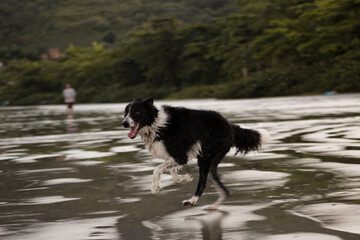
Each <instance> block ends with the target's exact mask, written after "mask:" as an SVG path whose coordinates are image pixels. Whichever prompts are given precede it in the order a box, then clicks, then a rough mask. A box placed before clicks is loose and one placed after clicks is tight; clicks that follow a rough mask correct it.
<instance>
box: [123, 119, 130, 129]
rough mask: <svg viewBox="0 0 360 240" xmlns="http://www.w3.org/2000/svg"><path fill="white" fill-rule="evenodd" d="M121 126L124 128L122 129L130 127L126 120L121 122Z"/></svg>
mask: <svg viewBox="0 0 360 240" xmlns="http://www.w3.org/2000/svg"><path fill="white" fill-rule="evenodd" d="M122 125H123V126H124V128H128V127H130V125H129V122H128V121H127V120H124V121H122Z"/></svg>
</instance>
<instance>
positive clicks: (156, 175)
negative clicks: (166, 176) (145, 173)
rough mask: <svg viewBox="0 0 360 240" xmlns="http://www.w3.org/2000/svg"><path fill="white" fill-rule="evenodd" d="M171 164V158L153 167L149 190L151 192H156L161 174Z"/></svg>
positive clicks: (158, 188) (172, 162)
mask: <svg viewBox="0 0 360 240" xmlns="http://www.w3.org/2000/svg"><path fill="white" fill-rule="evenodd" d="M173 164H174V161H173V160H167V161H165V162H164V163H162V164H160V165H159V166H157V167H156V168H155V169H154V172H153V182H152V187H151V192H152V193H153V194H155V193H158V192H159V191H160V179H161V175H162V174H163V173H164V172H165V171H166V170H167V169H168V167H170V166H171V165H173Z"/></svg>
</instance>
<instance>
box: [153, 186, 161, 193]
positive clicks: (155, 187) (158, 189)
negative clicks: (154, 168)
mask: <svg viewBox="0 0 360 240" xmlns="http://www.w3.org/2000/svg"><path fill="white" fill-rule="evenodd" d="M158 192H160V186H152V187H151V193H152V194H157V193H158Z"/></svg>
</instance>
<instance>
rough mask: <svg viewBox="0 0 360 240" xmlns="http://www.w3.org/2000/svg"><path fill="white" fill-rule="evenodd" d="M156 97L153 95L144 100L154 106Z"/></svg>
mask: <svg viewBox="0 0 360 240" xmlns="http://www.w3.org/2000/svg"><path fill="white" fill-rule="evenodd" d="M154 98H155V96H153V97H151V98H148V99H145V100H144V101H143V102H144V103H146V104H148V105H149V106H153V105H154Z"/></svg>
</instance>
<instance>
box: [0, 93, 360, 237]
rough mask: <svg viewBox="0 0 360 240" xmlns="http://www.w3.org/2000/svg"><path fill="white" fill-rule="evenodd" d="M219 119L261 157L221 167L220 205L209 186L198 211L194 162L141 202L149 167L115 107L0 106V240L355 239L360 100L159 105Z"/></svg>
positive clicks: (229, 159) (231, 160)
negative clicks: (259, 137)
mask: <svg viewBox="0 0 360 240" xmlns="http://www.w3.org/2000/svg"><path fill="white" fill-rule="evenodd" d="M157 104H158V105H160V104H171V105H176V106H185V107H190V108H198V109H211V110H216V111H219V112H221V113H222V114H223V115H225V116H226V117H228V118H229V119H230V120H231V121H232V122H234V123H236V124H240V125H242V126H245V127H250V128H264V129H267V130H268V131H269V132H270V133H271V135H272V140H271V141H270V142H269V143H268V144H267V145H266V146H265V148H264V149H263V150H262V151H261V152H260V153H254V154H249V155H248V156H246V157H242V156H233V155H234V151H233V150H232V151H231V152H230V153H229V154H228V155H227V156H226V158H225V159H224V160H223V162H222V163H221V164H220V165H219V174H220V175H221V176H222V179H223V182H224V184H225V185H226V186H227V187H228V189H229V191H230V198H229V199H228V201H227V202H226V203H225V204H224V206H222V207H221V208H220V210H219V211H205V210H204V207H205V206H206V205H209V204H212V203H213V202H214V201H215V200H216V198H217V194H216V193H215V189H214V187H213V186H212V185H211V183H210V182H209V184H208V188H207V190H206V191H205V193H204V195H203V196H202V197H201V198H200V199H199V202H198V205H197V206H195V207H193V208H183V207H182V206H181V201H182V200H184V199H188V198H190V197H191V196H192V194H193V192H194V191H195V188H196V184H197V179H198V173H197V171H198V170H197V167H196V162H195V161H193V162H191V164H189V166H186V167H184V168H183V169H182V170H181V173H182V174H185V173H189V174H191V175H192V176H193V177H194V180H193V181H192V182H190V183H184V184H178V183H174V182H173V181H172V180H171V177H170V175H168V174H164V175H163V176H162V184H161V190H160V192H159V193H158V194H156V195H153V194H151V192H150V187H151V180H152V171H153V169H154V168H155V167H156V166H157V165H158V164H160V163H161V162H162V161H160V160H156V159H153V158H152V157H151V156H150V155H149V154H148V153H147V151H146V150H144V145H143V143H142V142H141V141H140V139H135V140H131V139H128V138H127V136H126V134H127V130H124V129H122V128H121V126H120V123H121V121H120V120H121V116H122V113H123V110H124V106H125V104H101V105H100V104H87V105H77V106H76V107H75V109H74V111H75V118H74V119H73V120H67V119H66V112H65V109H64V106H41V107H14V108H12V107H6V108H0V132H1V137H0V238H1V239H5V240H8V239H10V240H13V239H22V240H32V239H40V240H41V239H66V240H83V239H129V240H133V239H185V238H186V239H236V240H239V239H240V240H257V239H261V240H273V239H276V240H287V239H289V240H292V239H306V240H312V239H317V240H322V239H324V240H347V239H349V240H358V239H360V227H359V226H358V222H359V221H360V219H359V217H358V216H359V215H360V212H359V206H360V173H359V171H358V170H359V167H360V155H359V152H360V137H359V136H360V127H359V126H360V114H359V113H360V95H359V94H353V95H337V96H310V97H284V98H266V99H245V100H226V101H217V100H194V101H193V100H187V101H171V102H162V103H161V102H157Z"/></svg>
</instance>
